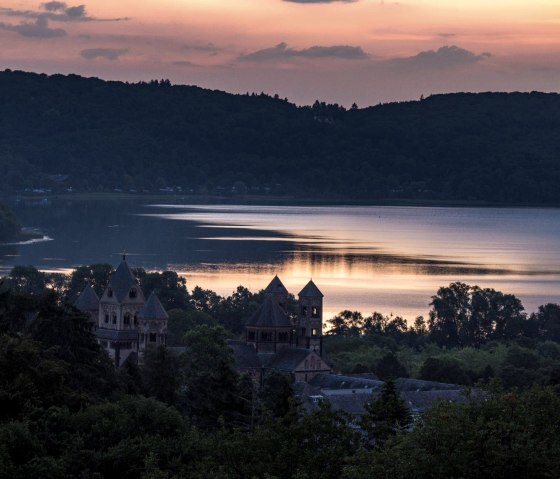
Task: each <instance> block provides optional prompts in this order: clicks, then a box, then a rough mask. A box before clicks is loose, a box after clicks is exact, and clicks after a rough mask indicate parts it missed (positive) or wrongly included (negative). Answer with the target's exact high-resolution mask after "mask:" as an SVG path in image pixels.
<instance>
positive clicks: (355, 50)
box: [239, 42, 368, 62]
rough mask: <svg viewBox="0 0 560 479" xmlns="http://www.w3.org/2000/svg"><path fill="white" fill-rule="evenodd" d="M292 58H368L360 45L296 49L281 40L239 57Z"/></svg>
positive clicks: (249, 59)
mask: <svg viewBox="0 0 560 479" xmlns="http://www.w3.org/2000/svg"><path fill="white" fill-rule="evenodd" d="M293 58H307V59H321V58H331V59H332V58H339V59H345V60H364V59H366V58H368V55H367V54H366V52H364V51H363V50H362V48H361V47H353V46H349V45H334V46H330V47H324V46H313V47H309V48H304V49H302V50H296V49H295V48H288V45H286V43H283V42H282V43H279V44H278V45H276V46H275V47H272V48H264V49H262V50H257V51H256V52H253V53H248V54H246V55H241V56H240V57H239V59H240V60H242V61H253V62H264V61H275V60H290V59H293Z"/></svg>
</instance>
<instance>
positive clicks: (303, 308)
mask: <svg viewBox="0 0 560 479" xmlns="http://www.w3.org/2000/svg"><path fill="white" fill-rule="evenodd" d="M301 315H302V316H307V306H302V307H301Z"/></svg>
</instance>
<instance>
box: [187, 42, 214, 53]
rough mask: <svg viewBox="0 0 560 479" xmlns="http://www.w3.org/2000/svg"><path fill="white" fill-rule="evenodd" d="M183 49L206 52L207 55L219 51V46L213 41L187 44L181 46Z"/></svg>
mask: <svg viewBox="0 0 560 479" xmlns="http://www.w3.org/2000/svg"><path fill="white" fill-rule="evenodd" d="M182 49H183V50H186V51H193V52H200V53H208V54H209V55H214V54H216V53H219V52H220V51H222V50H221V48H219V47H217V46H216V45H214V44H213V43H193V44H187V45H183V46H182Z"/></svg>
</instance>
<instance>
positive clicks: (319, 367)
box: [293, 351, 331, 372]
mask: <svg viewBox="0 0 560 479" xmlns="http://www.w3.org/2000/svg"><path fill="white" fill-rule="evenodd" d="M330 369H331V368H330V367H329V366H328V365H327V363H326V362H325V361H324V360H323V359H322V358H321V356H319V355H318V354H317V353H316V352H315V351H310V352H309V354H308V355H307V356H306V357H305V358H304V359H303V360H302V361H301V362H300V363H299V364H298V365H297V366H296V367H295V368H294V370H293V371H294V372H299V371H302V372H303V371H327V370H328V371H330Z"/></svg>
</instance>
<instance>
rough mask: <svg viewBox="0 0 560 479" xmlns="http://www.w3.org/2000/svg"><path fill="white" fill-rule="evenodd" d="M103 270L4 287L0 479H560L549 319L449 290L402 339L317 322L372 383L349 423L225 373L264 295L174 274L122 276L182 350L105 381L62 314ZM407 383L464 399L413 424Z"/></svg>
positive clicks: (83, 330) (347, 366) (551, 307)
mask: <svg viewBox="0 0 560 479" xmlns="http://www.w3.org/2000/svg"><path fill="white" fill-rule="evenodd" d="M111 269H112V268H111V266H110V265H103V264H101V265H89V266H82V267H79V268H76V269H75V270H74V271H73V273H72V274H71V275H60V274H53V273H48V274H47V273H42V272H40V271H37V270H36V269H35V268H33V267H32V266H18V267H15V268H14V269H13V270H12V271H11V272H10V274H9V275H8V276H6V277H5V278H2V280H1V281H0V366H1V367H0V478H27V477H44V478H71V477H72V478H74V477H81V478H102V477H115V476H118V477H123V478H180V477H193V478H203V477H217V478H240V479H241V478H247V477H254V478H263V479H264V478H266V479H272V478H286V479H288V478H316V477H324V478H333V479H334V478H346V479H351V478H352V479H358V478H366V477H368V478H369V477H387V478H389V477H391V478H405V477H426V478H428V477H429V478H480V477H497V478H509V477H514V476H515V477H529V478H531V477H535V478H536V477H558V476H559V475H560V459H559V458H560V454H559V453H560V434H558V433H559V431H560V413H559V411H560V389H559V386H558V385H559V384H560V345H559V344H558V340H559V339H560V338H559V334H560V333H559V331H560V306H559V305H557V304H547V305H543V306H541V307H540V308H539V310H538V311H536V312H534V313H531V314H526V313H525V312H524V310H523V305H522V304H521V302H520V301H519V300H518V299H517V298H515V296H513V295H509V294H504V293H501V292H499V291H494V290H489V289H481V288H478V287H476V286H469V285H466V284H463V283H452V284H450V285H449V286H444V287H441V288H440V289H439V290H438V291H437V292H436V293H435V294H434V296H433V297H432V298H431V310H430V315H429V318H427V320H424V318H421V317H419V318H416V320H414V322H413V324H410V325H408V324H407V322H406V321H405V320H404V319H403V318H400V317H385V316H383V315H381V314H379V313H372V314H371V315H370V316H367V317H364V316H363V315H362V314H361V313H359V312H356V311H342V312H341V313H339V314H338V315H336V316H335V317H333V318H330V319H328V320H327V324H328V328H329V329H328V332H327V337H326V339H325V347H326V350H327V353H328V355H329V359H330V360H331V362H332V363H333V366H334V368H335V370H338V371H341V370H351V369H352V370H354V371H359V372H370V373H371V372H372V373H375V374H377V375H379V376H380V377H382V378H383V379H384V380H385V381H386V383H385V386H384V387H383V389H382V391H381V393H380V394H379V395H378V396H376V397H372V398H371V400H370V401H369V403H368V405H367V408H366V414H365V415H364V416H363V417H362V418H361V419H359V420H356V419H354V418H352V417H350V416H347V415H346V414H344V413H342V412H339V411H334V410H333V409H332V408H331V407H330V405H329V403H328V401H325V402H324V403H323V404H322V406H321V407H320V408H319V410H318V411H316V412H312V413H306V412H304V410H303V408H302V405H301V403H299V401H298V399H297V397H295V396H294V393H293V391H292V388H291V385H290V382H289V381H288V380H287V378H286V377H285V376H283V375H281V374H278V373H272V374H269V375H268V376H267V377H266V378H265V380H264V382H263V384H262V385H260V386H257V385H254V384H253V383H252V381H251V380H250V379H249V378H248V377H246V376H244V375H240V374H238V373H237V371H236V370H235V368H234V364H233V356H232V352H231V350H230V349H229V348H228V347H227V345H226V342H225V341H226V339H227V338H238V337H240V335H241V333H242V330H243V325H244V321H245V320H246V319H247V317H248V316H249V315H250V313H251V312H252V311H254V310H255V309H256V308H257V307H258V305H259V304H260V303H261V302H262V300H263V293H262V292H257V293H251V292H250V291H248V290H247V289H246V288H243V287H242V286H240V287H239V288H238V289H237V290H236V291H235V292H233V293H232V295H231V296H228V297H221V296H219V295H217V294H216V293H214V292H212V291H209V290H202V289H200V288H197V287H194V288H192V290H190V291H189V290H188V289H187V285H186V281H185V279H184V278H182V277H180V276H178V275H177V274H176V273H174V272H173V271H164V272H146V271H143V270H141V269H138V270H135V275H136V277H137V278H138V280H139V282H140V285H141V287H142V288H143V290H144V291H145V292H148V291H152V290H155V291H156V292H157V294H158V296H159V297H160V299H161V300H162V303H163V305H164V306H165V308H166V309H167V310H168V312H169V315H170V318H169V325H168V327H169V341H168V342H169V343H170V345H178V344H181V345H183V346H184V348H185V350H184V352H183V353H181V354H176V353H174V352H173V351H172V349H171V348H166V347H161V348H159V349H154V350H151V351H150V352H149V353H148V354H147V356H146V360H145V363H144V364H143V365H142V366H135V365H134V364H127V365H126V367H122V368H119V369H115V368H114V367H113V365H112V363H111V362H110V361H109V360H108V357H107V356H106V355H105V353H104V352H103V351H102V350H101V349H100V348H99V346H98V345H97V343H96V341H95V338H94V335H93V333H92V331H91V329H90V326H89V323H88V321H87V317H86V316H84V315H83V314H82V313H80V312H79V311H77V310H76V309H74V308H73V307H72V306H71V304H72V302H73V300H74V299H75V298H76V296H77V294H78V293H79V291H80V290H81V289H82V287H83V284H84V282H85V281H86V280H87V281H88V282H89V283H90V284H92V286H93V287H94V288H95V289H96V290H97V291H98V292H100V291H101V290H102V289H103V288H104V287H105V286H106V284H107V281H108V278H109V274H110V272H111ZM288 308H289V309H290V310H291V312H292V314H293V313H294V312H295V309H294V308H295V300H294V298H293V297H292V298H291V301H290V305H289V306H288ZM408 375H410V376H415V377H425V378H426V379H431V380H438V381H448V382H458V383H461V384H465V395H466V400H465V402H464V403H460V404H452V403H447V402H445V401H443V402H440V403H437V404H436V405H435V406H434V407H432V408H431V409H430V410H428V411H427V412H426V413H425V414H424V415H422V416H421V417H416V418H412V417H411V416H410V415H409V413H408V411H407V408H406V405H405V404H404V403H403V402H402V401H401V400H400V398H399V397H398V395H397V394H396V392H395V388H394V384H393V382H392V379H393V378H396V377H402V376H408ZM427 375H432V377H429V378H428V377H426V376H427ZM470 387H474V388H476V389H477V390H479V391H480V390H483V391H484V396H483V398H484V399H483V400H481V396H480V394H479V395H471V394H470V392H469V391H470V390H471V389H470Z"/></svg>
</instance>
